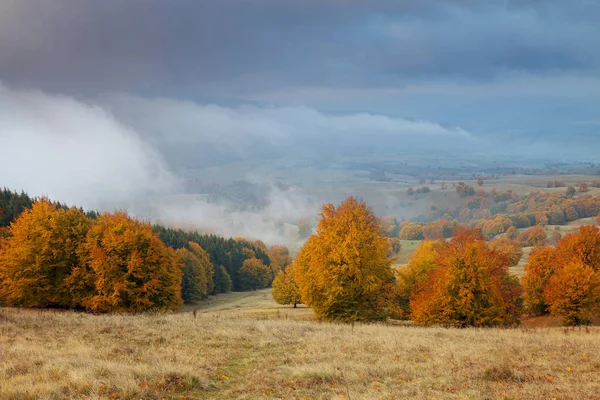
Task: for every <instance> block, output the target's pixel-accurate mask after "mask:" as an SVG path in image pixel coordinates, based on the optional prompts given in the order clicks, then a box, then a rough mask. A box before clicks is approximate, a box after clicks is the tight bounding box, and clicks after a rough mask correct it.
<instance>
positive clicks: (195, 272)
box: [175, 248, 208, 303]
mask: <svg viewBox="0 0 600 400" xmlns="http://www.w3.org/2000/svg"><path fill="white" fill-rule="evenodd" d="M175 253H177V257H178V259H179V263H180V264H181V266H182V281H181V298H182V299H183V301H184V302H185V303H194V302H197V301H200V300H202V299H205V298H206V297H207V296H208V287H207V285H206V283H207V282H206V271H205V270H204V266H203V265H202V262H201V261H200V260H199V259H198V257H196V256H195V255H194V254H193V253H192V252H191V251H189V250H188V249H186V248H181V249H177V250H176V251H175Z"/></svg>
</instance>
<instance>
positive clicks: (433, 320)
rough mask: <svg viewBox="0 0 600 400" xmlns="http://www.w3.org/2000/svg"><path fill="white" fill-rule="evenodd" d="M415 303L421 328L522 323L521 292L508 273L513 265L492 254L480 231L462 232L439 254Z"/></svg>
mask: <svg viewBox="0 0 600 400" xmlns="http://www.w3.org/2000/svg"><path fill="white" fill-rule="evenodd" d="M435 266H436V267H435V268H434V269H433V270H431V271H430V273H429V274H428V276H427V279H426V281H425V283H423V284H422V285H421V286H420V287H419V289H418V290H416V291H415V294H414V295H413V296H412V298H411V301H410V308H411V319H412V320H414V321H415V322H416V323H418V324H420V325H434V324H435V325H444V326H458V327H465V326H498V325H500V326H507V325H514V324H516V323H518V322H519V316H520V312H521V300H520V294H521V288H520V286H519V283H518V281H517V279H516V278H514V277H513V276H512V275H510V274H509V273H508V267H509V261H508V257H506V256H505V255H504V254H502V253H500V252H498V251H495V250H492V249H490V248H489V246H488V245H487V244H486V242H485V238H484V237H483V235H481V233H479V232H478V231H476V230H475V231H467V230H461V231H459V232H458V233H457V234H456V235H455V236H454V237H453V238H452V241H451V242H450V243H449V244H448V246H447V247H446V248H443V249H441V250H440V251H439V252H437V254H436V258H435Z"/></svg>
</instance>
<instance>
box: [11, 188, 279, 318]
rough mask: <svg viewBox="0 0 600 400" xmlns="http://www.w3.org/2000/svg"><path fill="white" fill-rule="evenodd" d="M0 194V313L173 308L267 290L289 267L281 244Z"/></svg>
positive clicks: (17, 195)
mask: <svg viewBox="0 0 600 400" xmlns="http://www.w3.org/2000/svg"><path fill="white" fill-rule="evenodd" d="M0 194H1V200H2V202H1V203H0V205H2V208H1V209H0V210H1V211H2V216H4V217H6V220H4V221H6V222H8V225H7V226H3V227H0V305H1V304H3V305H8V306H23V307H59V308H75V309H84V310H89V311H93V312H124V311H127V312H141V311H146V310H162V311H167V310H176V309H178V308H179V307H180V306H181V304H182V302H190V303H192V302H196V301H199V300H202V299H205V298H206V297H208V296H209V295H211V294H218V293H225V292H229V291H231V290H238V291H242V290H256V289H262V288H265V287H267V286H269V285H270V284H271V282H272V280H273V277H274V275H275V274H276V273H277V272H278V271H279V270H280V268H281V267H285V266H287V265H288V264H289V263H290V262H291V258H290V255H289V251H288V249H287V248H286V247H283V246H272V247H271V248H267V246H266V245H265V244H264V243H262V242H260V241H256V242H252V241H248V240H246V239H241V238H236V239H226V238H222V237H218V236H216V235H204V234H200V233H198V232H184V231H182V230H176V229H170V228H164V227H161V226H156V225H155V226H151V225H150V223H149V222H147V221H141V220H138V219H136V218H132V217H130V216H129V215H128V214H127V213H126V212H125V211H116V212H114V213H101V214H99V213H96V212H91V213H84V212H83V211H82V210H81V209H79V208H75V207H71V208H69V207H67V206H65V205H63V204H61V203H57V202H51V201H49V200H48V199H45V198H41V199H32V198H30V197H29V196H28V195H26V194H25V193H20V194H19V193H16V192H10V191H8V190H4V191H2V192H0ZM17 212H20V213H19V214H18V215H16V214H17Z"/></svg>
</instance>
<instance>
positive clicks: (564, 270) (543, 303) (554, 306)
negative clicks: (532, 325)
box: [522, 226, 600, 325]
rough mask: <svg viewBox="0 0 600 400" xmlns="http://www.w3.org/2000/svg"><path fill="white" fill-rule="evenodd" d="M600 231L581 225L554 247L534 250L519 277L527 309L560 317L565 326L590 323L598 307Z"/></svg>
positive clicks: (599, 301)
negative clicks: (523, 272) (576, 230)
mask: <svg viewBox="0 0 600 400" xmlns="http://www.w3.org/2000/svg"><path fill="white" fill-rule="evenodd" d="M599 274H600V230H599V229H598V227H595V226H582V227H580V228H579V231H578V232H574V233H570V234H568V235H566V236H565V237H564V238H563V239H561V240H560V241H559V242H558V244H557V245H556V248H552V247H544V248H541V249H538V250H536V251H534V252H533V253H532V254H531V255H530V257H529V260H528V263H527V265H526V266H525V275H524V276H523V278H522V281H523V287H524V292H525V302H526V304H527V308H528V310H529V311H530V312H532V313H535V314H544V313H551V314H553V315H558V316H561V317H563V322H564V323H565V324H567V325H578V324H585V323H588V322H589V318H590V317H591V316H593V315H594V314H595V313H597V312H598V310H599V309H600V308H599V306H600V297H599V296H598V280H599V276H600V275H599Z"/></svg>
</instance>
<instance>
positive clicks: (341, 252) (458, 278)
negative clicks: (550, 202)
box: [273, 197, 600, 327]
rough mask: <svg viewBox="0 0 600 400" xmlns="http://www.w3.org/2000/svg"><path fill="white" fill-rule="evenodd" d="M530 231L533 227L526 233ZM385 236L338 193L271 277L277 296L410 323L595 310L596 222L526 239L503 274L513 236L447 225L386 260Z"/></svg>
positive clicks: (322, 312)
mask: <svg viewBox="0 0 600 400" xmlns="http://www.w3.org/2000/svg"><path fill="white" fill-rule="evenodd" d="M532 236H533V235H532ZM390 246H391V241H390V240H389V239H388V238H387V237H386V231H385V229H384V227H383V226H382V224H381V220H380V219H378V218H377V217H376V216H375V215H374V214H373V212H372V210H371V209H370V208H369V207H367V206H366V204H364V203H362V202H360V201H358V200H356V199H354V198H352V197H351V198H348V199H346V200H345V201H344V202H343V203H342V204H341V205H340V206H339V207H338V208H335V207H334V206H332V205H331V204H329V205H326V206H324V207H323V211H322V214H321V220H320V221H319V224H318V227H317V232H316V234H314V235H312V236H311V237H310V238H309V239H308V241H307V242H306V243H305V245H304V246H303V247H302V249H301V250H300V252H299V254H298V256H297V257H296V259H295V261H294V262H293V264H291V265H290V266H289V267H288V268H287V269H286V270H285V271H282V272H280V273H279V274H278V275H277V277H276V278H275V281H274V282H273V297H274V299H275V300H276V301H277V302H279V303H281V304H293V305H296V304H298V303H300V302H302V303H304V304H306V305H307V306H309V307H311V308H312V309H313V310H314V312H315V315H316V316H317V318H318V319H323V320H330V321H343V322H354V321H379V320H385V319H387V318H397V319H410V320H412V321H414V322H415V323H417V324H420V325H443V326H456V327H466V326H512V325H517V324H519V323H520V318H521V315H522V313H523V312H524V311H526V312H528V313H530V314H534V315H543V314H550V315H556V316H559V317H561V318H562V319H563V322H564V324H565V325H580V324H587V323H589V322H590V321H591V318H592V317H593V316H595V315H598V314H599V313H600V230H599V229H598V228H597V227H595V226H582V227H581V228H580V230H579V231H577V232H574V233H571V234H568V235H566V236H565V237H564V238H562V239H560V240H559V241H558V242H557V243H556V245H555V246H546V245H545V242H541V241H540V242H539V243H537V244H536V248H535V250H534V252H533V253H532V254H531V256H530V258H529V261H528V264H527V266H526V267H525V271H526V273H525V275H524V277H523V278H522V280H521V281H519V279H518V278H517V277H515V276H513V275H511V274H510V273H509V267H511V266H513V265H516V264H517V263H518V262H519V259H520V258H521V256H522V250H521V247H520V245H519V243H518V242H515V241H514V240H511V239H510V238H507V237H502V238H498V239H495V240H493V241H490V242H488V241H487V240H486V238H485V236H484V235H483V234H482V233H481V231H480V230H479V229H465V228H457V229H456V230H455V232H454V233H453V235H452V237H451V239H450V240H449V241H446V240H443V239H438V240H425V241H424V242H423V243H422V244H421V245H420V246H419V247H418V249H417V250H416V252H415V253H414V254H413V255H412V257H411V258H410V260H409V263H408V264H407V265H406V266H403V267H401V268H398V269H393V268H392V264H393V262H394V260H393V258H390V254H391V253H390Z"/></svg>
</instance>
